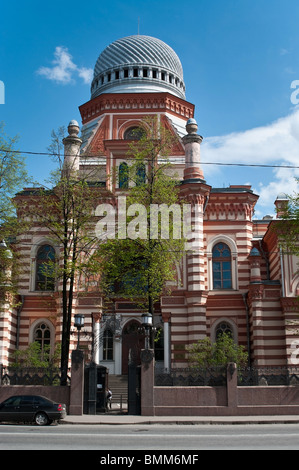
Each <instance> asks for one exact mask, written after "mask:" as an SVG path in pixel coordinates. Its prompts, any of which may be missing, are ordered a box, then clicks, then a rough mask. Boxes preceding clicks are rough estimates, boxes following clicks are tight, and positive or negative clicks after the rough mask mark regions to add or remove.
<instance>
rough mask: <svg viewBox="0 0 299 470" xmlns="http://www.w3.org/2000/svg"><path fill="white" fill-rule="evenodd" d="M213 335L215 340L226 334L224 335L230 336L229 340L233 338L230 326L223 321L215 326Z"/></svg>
mask: <svg viewBox="0 0 299 470" xmlns="http://www.w3.org/2000/svg"><path fill="white" fill-rule="evenodd" d="M215 333H216V334H215V336H216V340H217V339H218V338H220V337H221V336H222V335H223V334H226V335H228V336H230V337H231V338H233V337H234V335H233V329H232V327H231V326H230V324H229V323H227V322H225V321H222V322H220V323H219V324H218V325H217V327H216V332H215Z"/></svg>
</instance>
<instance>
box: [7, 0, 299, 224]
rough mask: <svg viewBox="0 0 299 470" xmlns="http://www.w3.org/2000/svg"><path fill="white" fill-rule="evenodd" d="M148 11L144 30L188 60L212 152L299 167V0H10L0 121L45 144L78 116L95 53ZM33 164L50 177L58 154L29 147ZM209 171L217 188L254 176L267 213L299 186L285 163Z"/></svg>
mask: <svg viewBox="0 0 299 470" xmlns="http://www.w3.org/2000/svg"><path fill="white" fill-rule="evenodd" d="M138 18H140V34H145V35H149V36H155V37H157V38H159V39H161V40H163V41H164V42H166V43H167V44H169V45H170V46H171V47H172V48H173V49H174V50H175V51H176V53H177V54H178V56H179V57H180V59H181V62H182V65H183V70H184V80H185V84H186V99H187V101H190V102H192V103H194V104H195V118H196V120H197V121H198V124H199V133H200V134H201V135H202V136H203V137H204V141H203V144H202V161H203V162H204V161H206V162H211V161H214V162H223V163H249V164H266V165H292V166H299V108H298V104H297V101H298V102H299V60H298V58H299V52H298V51H299V27H298V24H299V2H298V0H284V1H281V0H197V1H196V2H189V3H188V2H187V3H186V2H181V1H178V0H171V1H170V0H158V1H157V0H151V1H148V0H144V1H142V0H140V1H137V0H126V1H119V0H110V1H109V2H107V1H102V0H97V1H94V0H90V1H89V2H87V3H86V4H85V3H84V2H82V1H80V2H79V1H76V0H73V1H72V2H63V1H57V0H52V1H51V2H46V3H43V2H40V1H35V0H31V1H30V0H28V1H18V2H5V4H2V5H1V13H0V80H1V81H2V82H4V85H5V104H0V121H4V122H5V123H6V132H7V133H8V134H9V135H11V136H14V135H16V134H18V135H19V136H20V139H19V143H18V148H19V149H20V150H23V151H33V152H45V151H46V149H47V147H48V145H49V144H50V139H51V137H50V136H51V131H52V129H57V128H58V127H59V126H62V125H65V126H67V124H68V122H69V121H70V120H71V119H77V120H78V122H79V123H80V114H79V110H78V107H79V106H80V105H81V104H83V103H85V102H86V101H88V100H89V99H90V86H89V83H87V82H88V78H89V77H90V76H91V72H92V70H93V67H94V65H95V62H96V60H97V57H98V56H99V54H100V53H101V52H102V50H103V49H104V48H105V47H106V46H107V45H108V44H109V43H111V42H113V41H114V40H116V39H119V38H121V37H124V36H129V35H133V34H137V32H138ZM55 53H56V56H55ZM55 59H56V61H57V60H58V61H59V63H56V64H55V63H53V61H54V60H55ZM55 67H56V69H55ZM53 69H54V70H53ZM296 80H298V84H296ZM292 84H293V86H296V88H293V89H292V88H291V85H292ZM297 88H298V95H297V94H296V89H297ZM292 93H293V95H292ZM291 96H293V99H292V100H291ZM0 103H1V99H0ZM27 165H28V171H29V173H30V174H32V175H33V176H34V177H35V179H37V180H39V181H43V179H44V177H45V175H46V174H47V172H48V171H49V170H50V169H51V168H52V167H53V162H52V161H51V159H50V158H48V157H45V156H31V157H27ZM203 170H204V173H205V178H206V180H207V183H208V184H210V185H212V186H214V187H223V186H228V185H230V184H251V185H252V187H253V189H254V190H255V192H256V193H258V194H260V201H259V203H258V205H257V210H256V216H257V217H262V216H263V215H266V214H274V206H273V203H274V200H275V198H276V196H277V194H278V193H280V192H282V191H283V192H287V193H291V192H292V191H293V190H295V189H296V184H295V180H294V176H299V170H298V169H297V170H295V169H292V170H288V169H283V168H265V169H262V168H257V167H252V168H250V167H241V168H239V167H233V166H228V167H226V166H221V167H220V166H214V165H203Z"/></svg>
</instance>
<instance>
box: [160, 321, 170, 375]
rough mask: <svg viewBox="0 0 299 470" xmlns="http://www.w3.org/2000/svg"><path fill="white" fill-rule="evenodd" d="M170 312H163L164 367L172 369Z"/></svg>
mask: <svg viewBox="0 0 299 470" xmlns="http://www.w3.org/2000/svg"><path fill="white" fill-rule="evenodd" d="M170 317H171V313H170V312H162V320H163V324H164V327H163V331H164V369H165V371H166V370H169V369H170V331H169V323H170Z"/></svg>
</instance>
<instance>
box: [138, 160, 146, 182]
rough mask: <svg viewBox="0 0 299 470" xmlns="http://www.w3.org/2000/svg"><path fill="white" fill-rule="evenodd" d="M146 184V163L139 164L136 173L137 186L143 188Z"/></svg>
mask: <svg viewBox="0 0 299 470" xmlns="http://www.w3.org/2000/svg"><path fill="white" fill-rule="evenodd" d="M145 182H146V170H145V165H144V163H139V164H138V166H137V171H136V186H141V185H142V184H145Z"/></svg>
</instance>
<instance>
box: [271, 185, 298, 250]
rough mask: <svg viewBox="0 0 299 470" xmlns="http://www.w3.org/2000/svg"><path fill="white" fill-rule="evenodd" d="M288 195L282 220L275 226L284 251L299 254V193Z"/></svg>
mask: <svg viewBox="0 0 299 470" xmlns="http://www.w3.org/2000/svg"><path fill="white" fill-rule="evenodd" d="M296 179H297V183H299V179H298V178H296ZM286 197H287V199H288V201H287V202H286V203H285V205H284V208H283V211H282V214H281V215H280V219H281V220H280V221H278V222H277V223H276V224H275V226H274V227H275V231H276V233H277V235H278V238H279V242H280V245H281V247H282V248H283V250H284V252H286V253H291V254H295V255H297V256H299V243H298V242H299V193H294V194H293V195H288V196H286Z"/></svg>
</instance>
